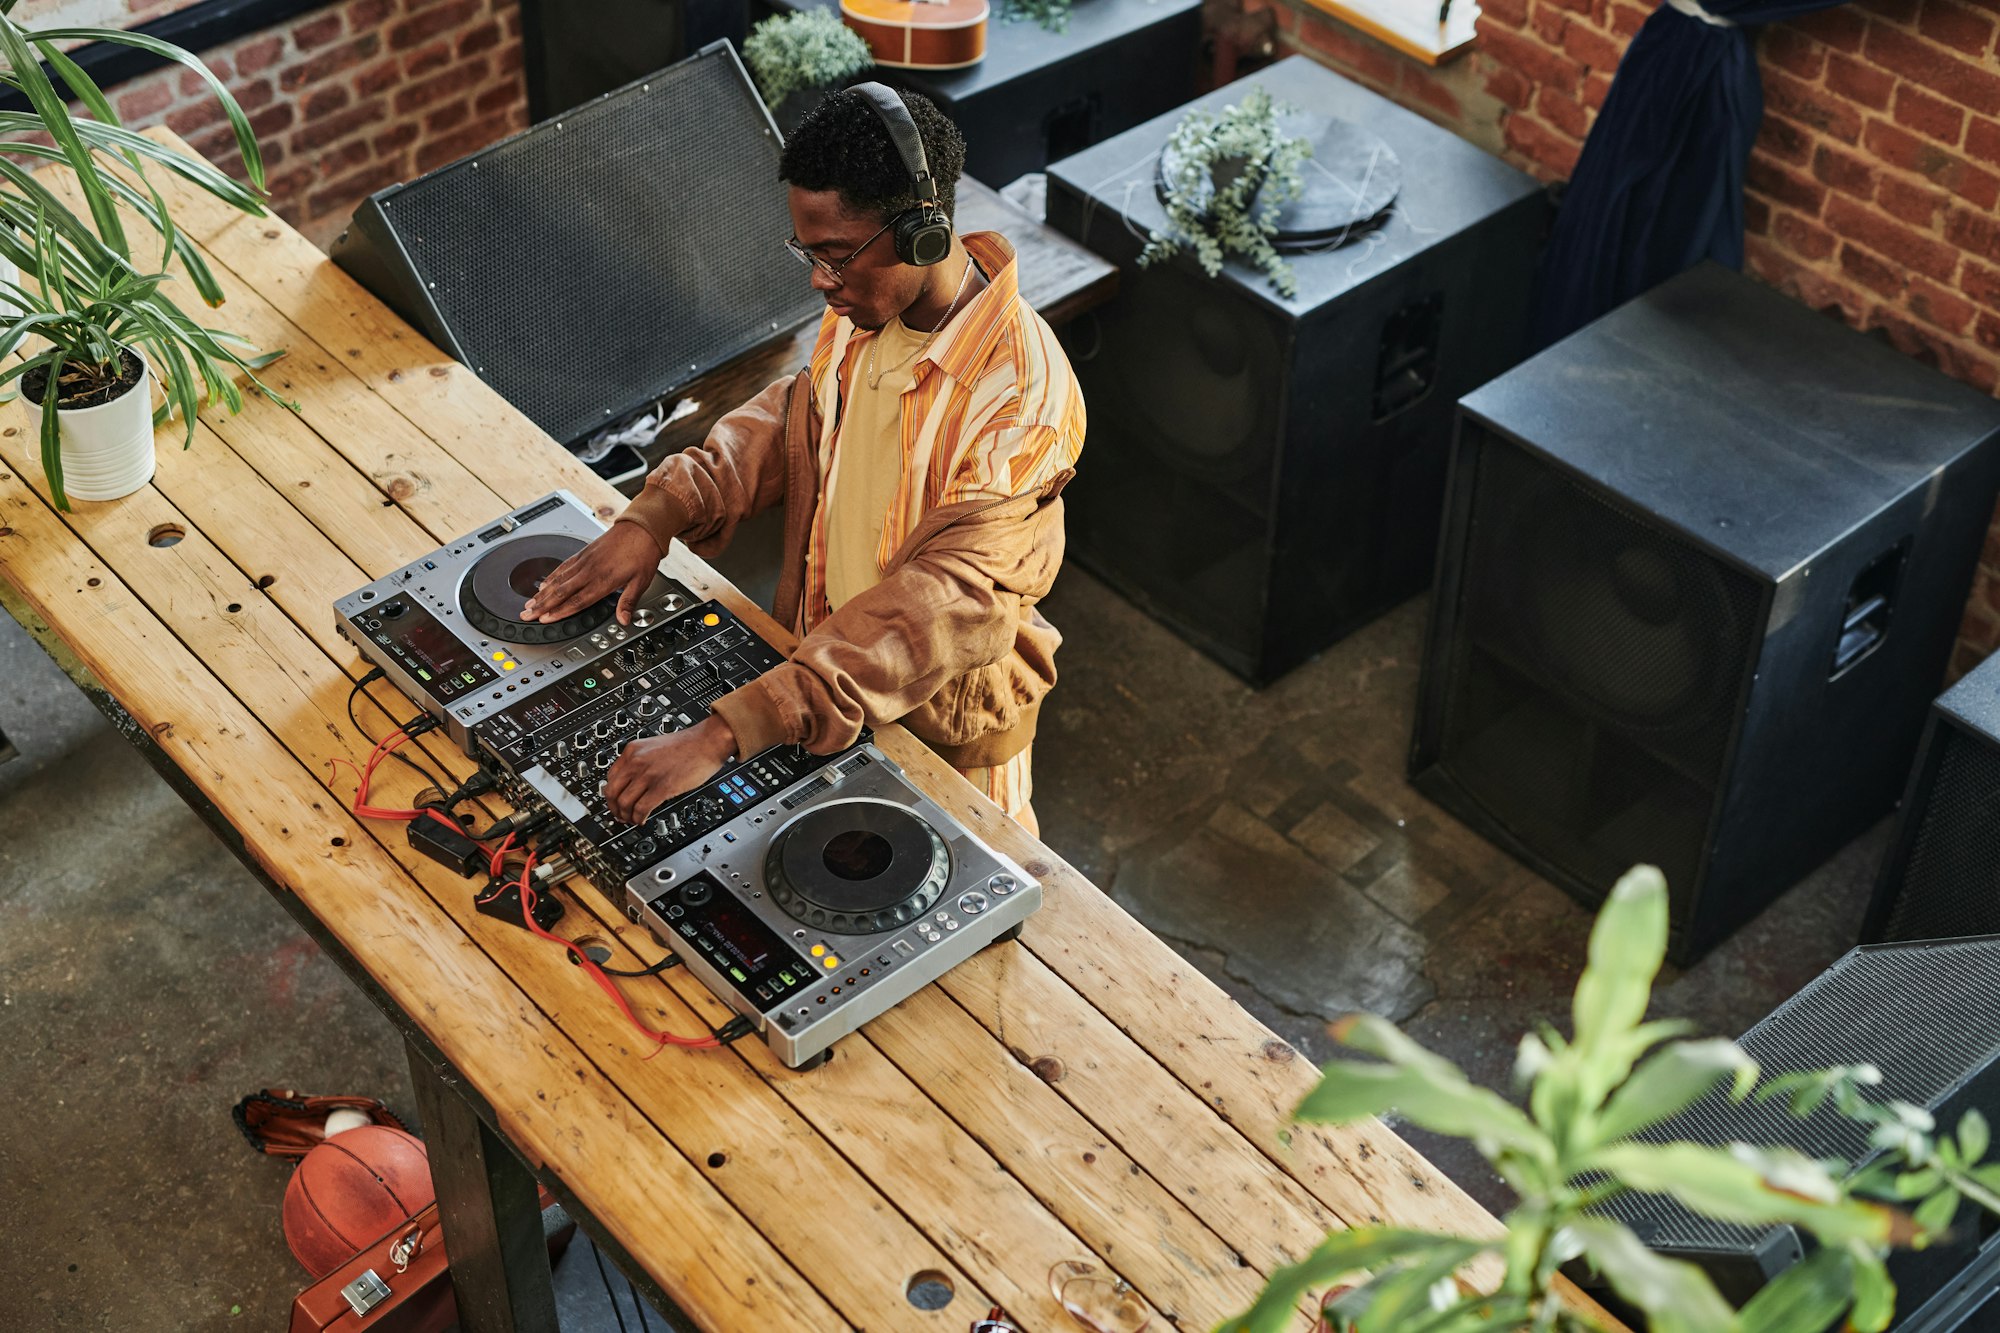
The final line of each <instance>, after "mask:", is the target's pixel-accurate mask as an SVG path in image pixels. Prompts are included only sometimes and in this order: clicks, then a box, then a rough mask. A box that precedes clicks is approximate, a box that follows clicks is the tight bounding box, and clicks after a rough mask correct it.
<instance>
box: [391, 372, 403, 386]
mask: <svg viewBox="0 0 2000 1333" xmlns="http://www.w3.org/2000/svg"><path fill="white" fill-rule="evenodd" d="M402 382H403V372H402V371H400V370H392V371H390V372H389V383H391V384H401V383H402Z"/></svg>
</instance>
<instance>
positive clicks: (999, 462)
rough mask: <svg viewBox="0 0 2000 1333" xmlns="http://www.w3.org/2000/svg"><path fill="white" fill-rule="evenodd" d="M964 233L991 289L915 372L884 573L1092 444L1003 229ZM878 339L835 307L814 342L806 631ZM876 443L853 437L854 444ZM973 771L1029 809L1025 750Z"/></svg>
mask: <svg viewBox="0 0 2000 1333" xmlns="http://www.w3.org/2000/svg"><path fill="white" fill-rule="evenodd" d="M963 240H964V243H965V248H966V250H967V252H968V253H970V254H971V256H972V258H973V260H974V261H975V262H976V263H978V265H979V267H980V270H981V271H982V272H984V273H985V274H986V275H987V279H988V280H987V285H986V287H985V289H984V290H982V291H981V292H980V293H979V294H978V295H976V296H974V297H973V298H972V300H971V301H969V302H968V303H967V304H966V306H965V308H964V309H963V310H961V311H959V313H958V314H956V315H955V316H953V317H952V319H951V322H950V323H948V324H947V325H945V326H944V328H942V329H940V330H939V331H938V333H937V335H936V336H935V337H934V338H933V339H932V340H931V342H930V345H929V346H928V347H926V348H924V350H923V351H921V352H920V353H919V354H918V356H917V359H916V362H915V365H914V366H913V367H912V368H911V372H910V374H911V378H910V381H909V387H908V388H907V389H905V390H904V391H903V393H902V395H901V413H900V430H899V432H898V439H897V445H898V446H899V449H900V457H899V459H898V460H897V461H898V464H899V466H898V473H897V477H896V482H895V487H894V490H893V492H892V494H891V498H890V500H889V504H888V509H887V512H886V513H885V514H884V515H883V516H882V518H883V521H882V529H881V538H880V540H879V542H878V543H877V546H876V551H875V572H876V576H877V577H878V578H879V577H880V573H881V568H882V567H883V566H884V565H886V564H888V562H889V561H890V559H891V558H892V557H893V556H894V555H895V553H896V551H897V550H898V549H900V548H901V547H902V545H903V543H904V541H905V540H906V539H907V538H908V536H909V534H910V532H911V530H912V529H914V528H915V527H916V526H917V523H918V522H919V521H920V520H921V519H922V517H923V515H924V514H926V513H927V512H929V511H930V510H932V509H936V508H939V507H940V506H943V505H950V504H958V503H961V502H963V501H967V500H978V499H995V500H1000V499H1007V498H1010V497H1012V496H1017V495H1026V494H1030V493H1034V492H1038V491H1040V490H1042V489H1043V488H1044V487H1046V486H1047V485H1048V484H1049V482H1050V481H1051V480H1052V479H1054V478H1055V476H1056V475H1057V474H1058V473H1060V472H1063V471H1065V470H1067V469H1069V468H1072V467H1074V466H1075V465H1076V461H1077V456H1078V455H1079V454H1080V453H1081V452H1082V450H1083V436H1084V407H1083V394H1082V392H1081V390H1079V389H1078V387H1077V383H1076V376H1075V374H1074V373H1073V372H1072V371H1071V369H1070V365H1069V360H1068V358H1067V357H1065V356H1064V355H1063V352H1062V349H1061V347H1060V346H1059V345H1058V344H1057V342H1056V337H1055V334H1054V333H1053V332H1051V331H1050V329H1049V326H1048V325H1047V324H1046V323H1045V322H1043V320H1042V317H1041V316H1040V315H1038V314H1037V313H1035V311H1034V309H1033V308H1032V307H1030V306H1029V305H1028V304H1027V303H1026V302H1025V301H1023V300H1021V295H1020V284H1019V277H1018V271H1017V267H1016V262H1015V258H1014V250H1013V247H1012V246H1011V245H1009V244H1008V243H1007V241H1006V240H1005V238H1003V237H1001V236H1000V235H998V234H997V233H993V232H974V233H972V234H970V235H968V236H965V237H964V238H963ZM875 338H876V335H875V334H874V333H872V332H870V331H869V330H866V329H861V328H857V327H856V326H855V325H854V324H853V322H852V321H850V320H847V319H844V318H841V317H839V316H836V315H835V314H834V313H833V312H832V311H831V310H829V311H827V312H826V314H825V315H824V316H823V317H822V318H821V321H820V328H819V338H818V341H817V342H816V343H815V345H814V347H813V355H812V363H811V370H812V381H813V389H814V392H815V394H816V395H817V397H818V405H819V412H820V421H821V423H822V424H821V431H820V438H819V441H818V463H819V504H818V508H817V509H816V511H815V513H814V515H813V525H812V532H811V537H810V540H809V544H808V547H807V563H806V574H805V590H804V591H805V595H804V598H803V600H802V602H801V605H800V620H801V622H802V623H801V624H799V625H797V626H795V627H794V628H795V629H796V630H797V631H798V632H799V633H800V634H801V635H804V634H806V633H809V632H811V631H812V630H813V628H814V627H816V626H817V625H818V624H819V623H820V622H821V621H822V620H824V619H826V617H828V616H829V615H831V614H832V613H833V609H834V608H833V605H832V603H831V601H830V599H829V594H828V551H829V545H828V538H829V532H828V528H829V517H830V506H829V503H828V500H829V496H830V494H831V493H832V491H833V488H834V486H835V485H837V484H838V482H837V478H836V470H837V468H838V467H839V464H840V453H841V450H842V448H843V438H842V437H843V431H842V426H843V424H844V423H843V421H842V412H841V408H842V405H843V404H844V403H845V402H847V401H850V399H851V398H852V396H853V393H854V391H855V390H856V389H857V388H858V387H859V377H860V376H861V375H862V374H863V373H864V369H863V367H864V366H865V364H866V360H867V356H868V351H869V346H870V344H871V343H872V342H873V341H874V340H875ZM836 367H838V373H835V368H836ZM869 443H870V442H868V441H863V440H852V441H846V446H847V447H850V448H856V449H858V448H865V447H868V445H869ZM878 447H879V446H878ZM871 461H872V462H875V463H878V464H879V463H880V462H881V460H879V459H875V460H871ZM966 776H967V777H968V778H969V779H971V780H972V781H973V783H974V785H976V786H979V787H981V789H982V790H984V791H985V792H986V794H987V796H988V797H990V798H991V799H992V800H993V801H994V803H995V804H997V805H999V806H1000V808H1001V809H1003V810H1005V811H1007V812H1008V813H1009V814H1016V815H1018V814H1019V813H1020V812H1021V811H1022V810H1023V809H1025V807H1026V806H1027V804H1028V800H1029V797H1030V795H1031V793H1032V770H1031V768H1030V758H1029V752H1028V751H1025V750H1024V751H1023V752H1022V753H1021V754H1020V755H1018V756H1016V757H1015V758H1014V759H1011V760H1009V761H1007V762H1006V763H1004V764H1001V765H997V766H995V767H993V768H990V769H980V770H976V771H973V772H968V773H967V774H966Z"/></svg>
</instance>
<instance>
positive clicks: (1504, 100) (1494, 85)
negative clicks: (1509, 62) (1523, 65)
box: [1486, 66, 1535, 111]
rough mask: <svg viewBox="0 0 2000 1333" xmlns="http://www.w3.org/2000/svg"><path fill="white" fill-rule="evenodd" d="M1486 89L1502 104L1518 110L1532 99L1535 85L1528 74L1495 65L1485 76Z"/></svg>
mask: <svg viewBox="0 0 2000 1333" xmlns="http://www.w3.org/2000/svg"><path fill="white" fill-rule="evenodd" d="M1486 91H1487V92H1489V93H1491V94H1492V95H1493V96H1494V97H1496V98H1498V99H1499V100H1500V104H1501V105H1502V106H1506V107H1511V108H1512V109H1514V110H1516V111H1519V110H1520V109H1521V108H1523V107H1525V106H1527V105H1528V103H1529V102H1531V101H1533V100H1534V97H1535V85H1534V84H1532V83H1530V82H1529V81H1528V76H1527V75H1525V74H1523V73H1521V71H1519V70H1517V69H1508V68H1506V67H1505V66H1498V67H1496V68H1495V69H1494V70H1493V72H1492V73H1491V74H1488V75H1487V76H1486Z"/></svg>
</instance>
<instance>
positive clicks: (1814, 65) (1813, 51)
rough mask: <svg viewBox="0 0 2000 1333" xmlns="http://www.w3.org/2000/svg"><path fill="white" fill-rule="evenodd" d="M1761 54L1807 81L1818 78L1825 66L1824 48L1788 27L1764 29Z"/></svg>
mask: <svg viewBox="0 0 2000 1333" xmlns="http://www.w3.org/2000/svg"><path fill="white" fill-rule="evenodd" d="M1762 55H1763V57H1764V59H1765V60H1766V61H1768V62H1769V63H1771V64H1773V65H1776V66H1777V67H1778V68H1779V69H1782V70H1784V71H1785V72H1787V73H1789V74H1796V75H1798V76H1799V77H1800V78H1802V79H1806V80H1808V81H1811V80H1815V79H1817V78H1819V76H1820V73H1821V72H1822V71H1823V70H1825V68H1826V48H1825V47H1823V46H1821V45H1820V44H1819V43H1818V42H1816V41H1814V40H1812V38H1810V37H1807V36H1805V35H1804V34H1803V33H1799V32H1795V31H1793V30H1792V29H1790V28H1784V27H1769V28H1766V29H1764V40H1763V43H1762Z"/></svg>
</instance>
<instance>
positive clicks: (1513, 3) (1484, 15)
mask: <svg viewBox="0 0 2000 1333" xmlns="http://www.w3.org/2000/svg"><path fill="white" fill-rule="evenodd" d="M1479 17H1480V20H1481V21H1482V22H1486V23H1497V24H1499V25H1500V26H1501V27H1503V28H1525V27H1527V26H1528V0H1491V2H1490V3H1488V0H1480V5H1479Z"/></svg>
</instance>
